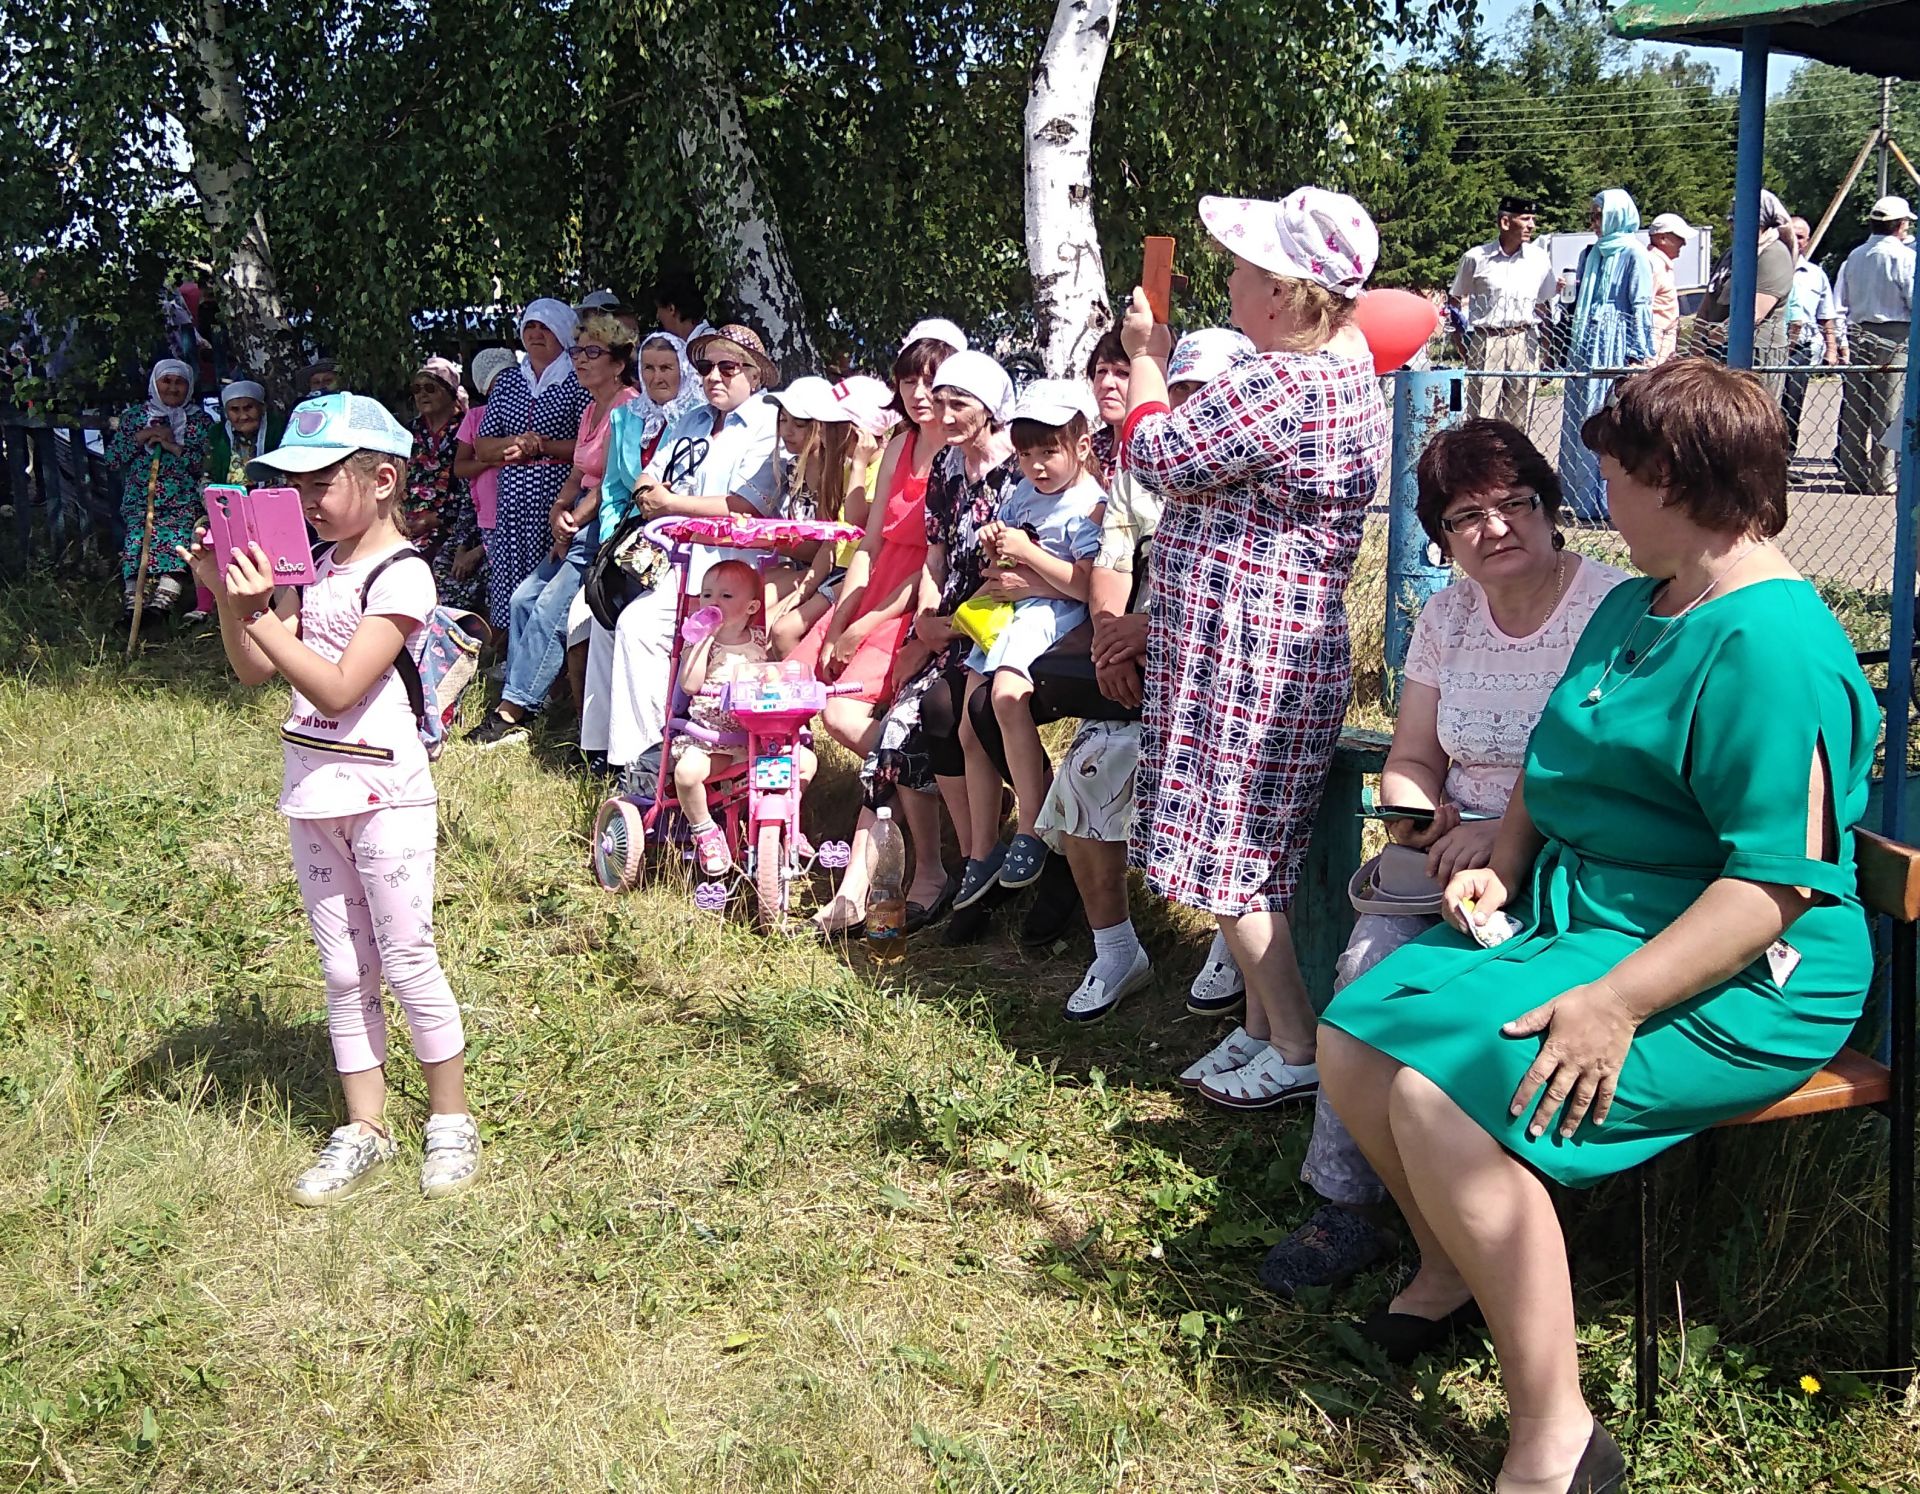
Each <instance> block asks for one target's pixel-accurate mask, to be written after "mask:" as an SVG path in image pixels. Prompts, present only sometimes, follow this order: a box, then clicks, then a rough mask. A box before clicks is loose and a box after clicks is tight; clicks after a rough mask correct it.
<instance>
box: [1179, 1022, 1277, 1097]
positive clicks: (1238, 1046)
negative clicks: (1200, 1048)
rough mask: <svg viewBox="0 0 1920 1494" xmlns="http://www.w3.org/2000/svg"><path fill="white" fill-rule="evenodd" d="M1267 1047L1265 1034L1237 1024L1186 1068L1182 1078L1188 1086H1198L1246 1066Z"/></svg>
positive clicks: (1191, 1087) (1192, 1087) (1182, 1081)
mask: <svg viewBox="0 0 1920 1494" xmlns="http://www.w3.org/2000/svg"><path fill="white" fill-rule="evenodd" d="M1266 1051H1267V1040H1266V1039H1265V1038H1257V1037H1248V1036H1247V1029H1246V1028H1244V1027H1236V1028H1234V1029H1233V1031H1232V1032H1230V1033H1228V1034H1227V1035H1226V1036H1225V1037H1223V1038H1222V1039H1220V1041H1219V1042H1217V1043H1215V1044H1214V1045H1213V1047H1212V1048H1211V1049H1210V1050H1209V1051H1208V1052H1207V1053H1205V1054H1204V1055H1202V1056H1201V1057H1200V1058H1198V1059H1196V1060H1194V1062H1192V1063H1190V1064H1188V1065H1187V1067H1186V1068H1184V1069H1182V1070H1181V1071H1180V1076H1179V1077H1180V1082H1181V1083H1182V1084H1184V1085H1185V1086H1186V1087H1187V1088H1188V1089H1198V1088H1199V1087H1200V1086H1201V1085H1202V1084H1203V1083H1205V1082H1206V1081H1207V1080H1209V1079H1213V1078H1217V1077H1218V1076H1219V1075H1221V1074H1231V1073H1232V1072H1233V1071H1234V1070H1235V1069H1238V1068H1244V1067H1245V1066H1246V1065H1247V1064H1250V1063H1252V1062H1253V1060H1254V1059H1256V1058H1258V1057H1259V1056H1260V1055H1261V1054H1262V1053H1264V1052H1266Z"/></svg>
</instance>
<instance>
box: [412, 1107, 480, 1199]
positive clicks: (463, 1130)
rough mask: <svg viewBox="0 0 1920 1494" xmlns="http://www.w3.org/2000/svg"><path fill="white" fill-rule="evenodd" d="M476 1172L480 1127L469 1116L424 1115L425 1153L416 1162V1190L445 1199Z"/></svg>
mask: <svg viewBox="0 0 1920 1494" xmlns="http://www.w3.org/2000/svg"><path fill="white" fill-rule="evenodd" d="M479 1171H480V1127H479V1126H477V1125H476V1124H474V1119H473V1117H472V1116H470V1115H430V1116H428V1117H427V1141H426V1156H425V1157H423V1158H422V1159H421V1162H420V1191H421V1192H422V1193H423V1194H425V1195H426V1196H427V1197H428V1198H445V1197H446V1196H447V1195H448V1194H449V1193H458V1192H459V1191H460V1190H461V1189H462V1188H464V1187H466V1186H467V1184H469V1183H471V1182H472V1181H473V1179H474V1176H475V1174H477V1173H478V1172H479Z"/></svg>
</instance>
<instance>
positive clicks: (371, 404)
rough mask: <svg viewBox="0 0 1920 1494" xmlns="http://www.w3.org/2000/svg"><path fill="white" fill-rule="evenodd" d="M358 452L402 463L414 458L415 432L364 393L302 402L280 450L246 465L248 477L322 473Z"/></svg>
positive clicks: (270, 452)
mask: <svg viewBox="0 0 1920 1494" xmlns="http://www.w3.org/2000/svg"><path fill="white" fill-rule="evenodd" d="M356 451H379V452H384V453H386V454H387V455H388V456H396V457H401V458H403V459H404V458H406V457H410V456H412V455H413V433H412V432H411V431H409V430H408V429H407V428H406V427H405V426H403V425H402V424H400V422H399V421H397V420H395V419H394V418H393V416H392V415H391V414H389V413H388V411H387V407H386V406H385V405H383V404H381V403H380V401H379V400H377V399H368V398H367V397H366V395H364V394H323V395H319V396H316V397H315V398H313V399H308V400H302V401H301V402H300V403H299V404H298V405H296V406H295V407H294V410H293V413H292V414H291V415H289V416H288V417H287V429H286V432H285V434H284V435H282V436H281V438H280V445H279V446H277V447H275V448H274V449H273V450H272V451H269V452H264V453H262V454H261V455H260V456H259V457H257V458H255V459H254V460H253V461H251V462H249V463H247V475H248V476H249V477H253V478H255V480H256V481H257V480H258V478H257V475H256V474H257V473H258V471H259V470H260V469H267V470H270V471H273V472H318V471H319V470H320V469H321V468H322V467H331V466H332V465H333V464H334V463H335V462H338V461H342V460H344V459H345V458H347V457H350V456H352V455H353V454H354V453H355V452H356Z"/></svg>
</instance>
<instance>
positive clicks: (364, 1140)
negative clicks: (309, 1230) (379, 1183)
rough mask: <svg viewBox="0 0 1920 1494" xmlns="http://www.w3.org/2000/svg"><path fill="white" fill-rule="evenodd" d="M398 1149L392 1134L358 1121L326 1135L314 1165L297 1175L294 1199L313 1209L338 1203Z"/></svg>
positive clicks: (294, 1184)
mask: <svg viewBox="0 0 1920 1494" xmlns="http://www.w3.org/2000/svg"><path fill="white" fill-rule="evenodd" d="M399 1150H400V1148H399V1147H397V1146H396V1145H394V1140H393V1138H392V1137H391V1136H382V1135H381V1134H380V1133H379V1132H378V1131H369V1130H367V1129H365V1128H364V1127H362V1126H360V1125H358V1124H354V1125H347V1126H342V1127H340V1128H339V1129H338V1130H337V1131H335V1132H334V1133H333V1134H332V1135H331V1136H329V1137H328V1138H327V1144H326V1145H325V1146H323V1147H321V1148H320V1155H319V1156H318V1157H315V1158H314V1159H313V1166H311V1167H309V1168H308V1169H307V1170H306V1171H305V1172H303V1173H301V1174H300V1176H299V1177H297V1178H295V1179H294V1182H293V1201H294V1202H295V1203H297V1204H302V1205H304V1206H305V1207H307V1208H310V1209H316V1208H322V1207H324V1206H326V1205H327V1204H337V1203H339V1202H341V1201H342V1200H343V1199H346V1198H348V1197H350V1196H351V1195H353V1194H354V1193H356V1192H358V1191H359V1189H360V1186H361V1185H362V1184H363V1183H365V1182H366V1181H367V1180H368V1179H369V1178H371V1177H372V1176H373V1174H374V1173H375V1172H376V1171H378V1170H379V1169H380V1168H381V1167H382V1166H384V1165H385V1164H386V1163H388V1162H391V1161H392V1160H393V1159H394V1157H395V1156H396V1155H397V1154H398V1152H399Z"/></svg>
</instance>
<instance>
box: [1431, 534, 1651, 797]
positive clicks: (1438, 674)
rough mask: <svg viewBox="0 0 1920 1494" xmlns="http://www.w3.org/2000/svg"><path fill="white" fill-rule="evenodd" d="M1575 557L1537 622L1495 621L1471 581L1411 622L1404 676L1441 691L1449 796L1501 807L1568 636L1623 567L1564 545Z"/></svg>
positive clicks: (1568, 647) (1568, 646) (1436, 597)
mask: <svg viewBox="0 0 1920 1494" xmlns="http://www.w3.org/2000/svg"><path fill="white" fill-rule="evenodd" d="M1567 564H1568V565H1569V566H1570V567H1577V569H1574V571H1573V574H1572V575H1570V576H1569V577H1568V578H1567V590H1566V595H1564V596H1563V597H1561V598H1560V604H1559V606H1557V607H1555V608H1554V609H1553V612H1552V614H1551V615H1550V616H1549V617H1548V618H1547V620H1546V621H1545V622H1544V623H1542V624H1541V625H1540V627H1539V628H1538V629H1536V630H1535V631H1534V632H1532V633H1529V634H1528V635H1527V636H1526V637H1524V638H1512V637H1509V636H1508V635H1507V634H1505V633H1503V632H1501V631H1500V628H1499V626H1498V625H1497V624H1496V623H1495V622H1494V620H1493V613H1492V611H1491V609H1489V608H1488V606H1487V597H1486V593H1485V592H1483V591H1482V590H1481V589H1480V584H1479V583H1478V582H1477V581H1469V580H1467V579H1466V578H1465V577H1462V578H1461V579H1460V580H1458V581H1455V582H1454V583H1453V584H1452V585H1450V586H1447V587H1444V588H1442V589H1441V590H1439V591H1437V592H1435V593H1434V594H1433V596H1432V597H1431V598H1429V599H1428V601H1427V605H1426V606H1425V607H1424V608H1422V609H1421V612H1420V616H1419V619H1418V620H1417V621H1416V622H1415V623H1414V627H1413V642H1412V643H1411V644H1410V645H1409V647H1408V649H1407V678H1408V679H1410V680H1413V681H1415V682H1417V683H1419V684H1422V685H1430V686H1432V687H1433V688H1434V689H1435V690H1438V691H1439V692H1440V706H1439V717H1438V725H1439V729H1440V745H1441V746H1442V747H1443V748H1445V749H1446V753H1447V757H1448V758H1449V759H1450V764H1449V766H1448V768H1447V797H1448V798H1449V799H1451V800H1452V801H1453V802H1454V803H1456V804H1458V805H1459V806H1460V807H1461V808H1462V809H1464V810H1466V811H1468V812H1470V813H1473V814H1489V815H1497V814H1501V813H1504V812H1505V810H1506V807H1507V799H1508V796H1509V795H1511V794H1512V793H1513V786H1514V784H1515V783H1516V782H1518V781H1519V777H1520V769H1521V767H1522V766H1523V765H1524V763H1525V761H1526V756H1527V739H1528V738H1529V737H1531V736H1532V735H1533V727H1534V723H1535V722H1537V721H1538V720H1539V719H1540V712H1541V711H1542V710H1543V709H1545V707H1546V704H1547V697H1548V696H1549V695H1551V694H1552V693H1553V687H1554V686H1555V685H1557V684H1559V683H1560V676H1561V675H1562V674H1564V673H1565V672H1566V668H1567V660H1568V658H1569V657H1570V656H1571V655H1572V653H1573V645H1574V643H1575V642H1576V641H1577V640H1578V639H1579V637H1580V634H1581V632H1582V631H1583V630H1584V629H1585V628H1586V626H1587V619H1588V618H1590V617H1592V616H1593V609H1594V608H1595V607H1597V606H1599V605H1600V599H1601V598H1602V597H1604V596H1605V595H1606V594H1607V593H1608V592H1610V591H1612V590H1613V588H1614V587H1616V586H1618V585H1619V584H1620V583H1621V582H1622V581H1624V580H1626V579H1627V573H1626V572H1625V571H1620V570H1615V569H1614V568H1613V567H1612V566H1610V565H1602V564H1601V563H1600V562H1599V561H1597V560H1587V559H1584V558H1582V557H1580V556H1577V555H1575V554H1573V553H1572V552H1571V551H1568V552H1567Z"/></svg>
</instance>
